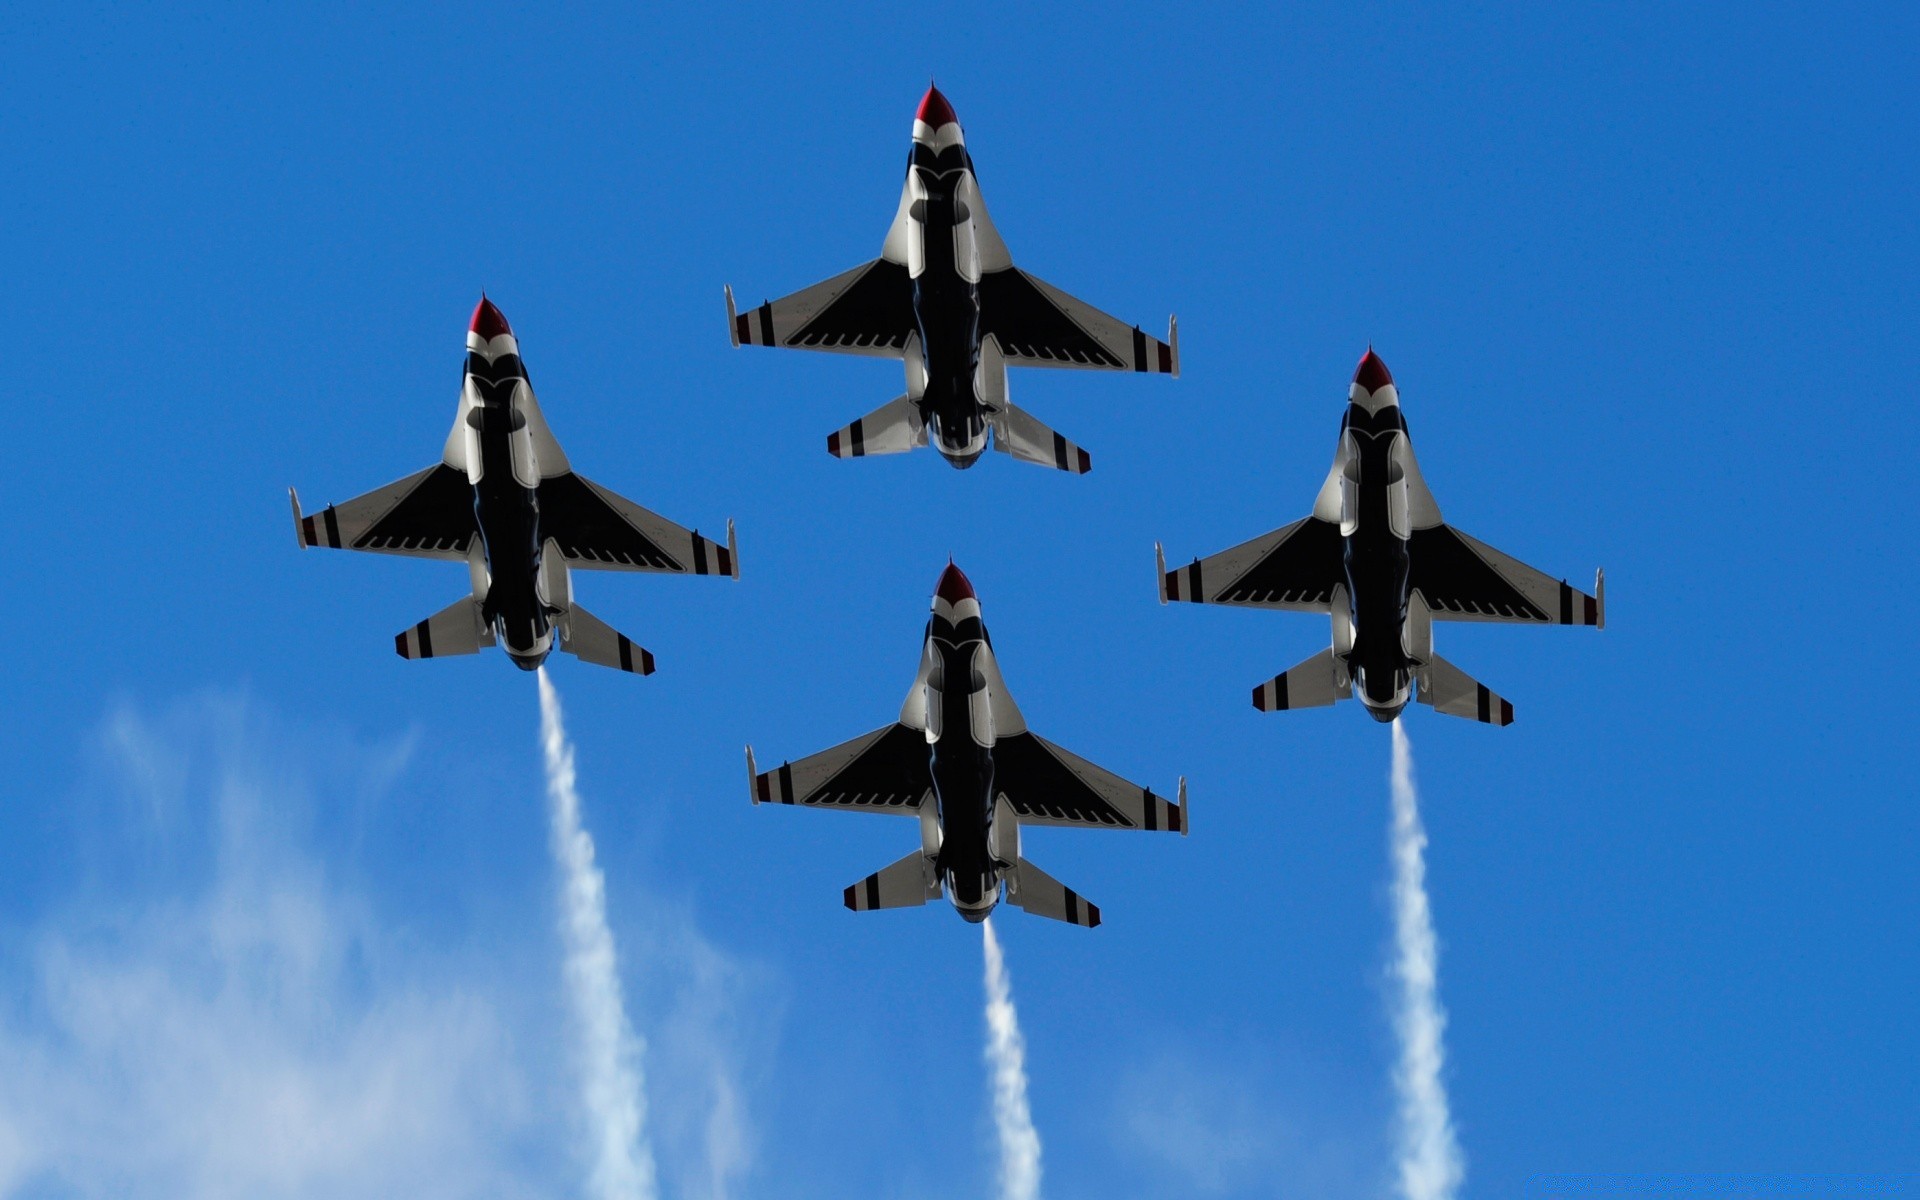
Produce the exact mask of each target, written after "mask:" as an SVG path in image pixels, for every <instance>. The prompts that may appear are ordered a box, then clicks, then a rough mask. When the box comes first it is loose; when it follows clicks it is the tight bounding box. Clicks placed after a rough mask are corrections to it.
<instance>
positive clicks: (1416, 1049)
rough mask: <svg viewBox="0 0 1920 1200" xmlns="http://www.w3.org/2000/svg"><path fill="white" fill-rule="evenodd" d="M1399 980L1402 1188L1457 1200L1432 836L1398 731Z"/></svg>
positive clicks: (1428, 1197) (1417, 1198)
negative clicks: (1430, 892) (1431, 883)
mask: <svg viewBox="0 0 1920 1200" xmlns="http://www.w3.org/2000/svg"><path fill="white" fill-rule="evenodd" d="M1392 785H1393V829H1392V850H1393V933H1394V964H1393V975H1394V978H1395V979H1396V980H1397V981H1398V982H1399V984H1400V995H1399V997H1398V1000H1397V1006H1396V1009H1395V1012H1394V1020H1393V1023H1394V1031H1395V1033H1397V1034H1398V1035H1399V1038H1400V1062H1399V1064H1398V1065H1397V1067H1396V1068H1395V1070H1394V1076H1393V1078H1394V1087H1395V1089H1396V1090H1397V1091H1398V1093H1399V1097H1400V1152H1399V1164H1398V1165H1399V1176H1400V1178H1399V1185H1400V1192H1401V1194H1402V1195H1404V1196H1405V1197H1407V1200H1452V1197H1453V1196H1454V1195H1455V1194H1457V1193H1458V1191H1459V1189H1460V1183H1461V1181H1462V1179H1463V1178H1464V1177H1465V1175H1466V1164H1465V1162H1464V1160H1463V1158H1462V1156H1461V1153H1460V1144H1459V1141H1458V1139H1457V1138H1456V1137H1455V1136H1454V1132H1453V1118H1452V1116H1451V1114H1450V1113H1449V1111H1448V1107H1447V1090H1446V1086H1445V1084H1444V1083H1442V1082H1441V1078H1440V1074H1441V1070H1442V1068H1443V1067H1444V1066H1445V1065H1446V1051H1445V1048H1444V1045H1443V1042H1442V1038H1443V1035H1444V1034H1445V1033H1446V1028H1447V1014H1446V1011H1445V1010H1444V1009H1443V1008H1441V1006H1440V979H1439V976H1440V949H1439V944H1438V941H1437V940H1436V939H1435V937H1434V933H1433V912H1432V909H1431V907H1430V905H1429V904H1428V902H1427V865H1426V851H1427V831H1426V828H1425V826H1423V825H1422V824H1421V823H1420V795H1419V793H1418V792H1417V791H1416V790H1415V788H1414V783H1413V745H1412V743H1410V742H1409V741H1408V740H1407V734H1406V731H1405V730H1404V729H1403V728H1401V725H1400V722H1399V721H1395V722H1394V723H1393V774H1392Z"/></svg>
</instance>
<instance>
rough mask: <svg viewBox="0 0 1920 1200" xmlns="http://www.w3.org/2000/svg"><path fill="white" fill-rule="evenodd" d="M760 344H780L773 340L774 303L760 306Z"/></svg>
mask: <svg viewBox="0 0 1920 1200" xmlns="http://www.w3.org/2000/svg"><path fill="white" fill-rule="evenodd" d="M760 344H761V345H763V346H773V345H777V344H778V343H776V342H775V341H774V340H773V305H772V304H770V303H769V304H762V305H761V306H760Z"/></svg>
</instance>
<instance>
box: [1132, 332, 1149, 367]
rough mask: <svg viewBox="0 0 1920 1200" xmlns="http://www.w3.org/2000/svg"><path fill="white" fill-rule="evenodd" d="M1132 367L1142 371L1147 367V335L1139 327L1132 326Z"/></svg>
mask: <svg viewBox="0 0 1920 1200" xmlns="http://www.w3.org/2000/svg"><path fill="white" fill-rule="evenodd" d="M1133 369H1134V370H1135V371H1139V372H1142V373H1144V372H1145V371H1146V369H1147V335H1146V334H1144V333H1142V332H1140V327H1139V326H1138V325H1135V326H1134V327H1133Z"/></svg>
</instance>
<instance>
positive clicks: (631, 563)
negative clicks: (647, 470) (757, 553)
mask: <svg viewBox="0 0 1920 1200" xmlns="http://www.w3.org/2000/svg"><path fill="white" fill-rule="evenodd" d="M540 527H541V529H542V531H543V532H545V533H546V535H547V536H548V537H551V538H553V539H554V540H555V541H557V542H559V543H560V552H561V553H562V554H564V555H566V559H567V565H568V566H570V567H579V568H581V569H583V570H597V571H665V572H670V573H673V574H683V575H684V574H692V575H731V576H733V577H734V578H735V579H738V578H739V577H740V564H739V561H738V559H737V558H736V557H735V555H734V552H733V533H732V527H731V526H729V527H728V533H727V545H724V546H723V545H721V544H720V543H718V542H716V541H713V540H712V539H710V538H704V537H701V536H700V535H699V534H698V533H695V532H693V531H692V530H690V529H684V528H682V527H680V526H678V525H675V524H674V523H673V522H672V521H669V520H667V519H666V518H665V517H663V516H660V515H659V514H657V513H652V512H649V511H647V510H646V509H644V508H641V507H640V506H639V505H638V504H635V503H634V502H633V501H631V500H628V499H627V498H626V497H624V496H621V495H619V494H617V493H615V492H611V491H608V490H607V489H606V488H603V487H601V486H600V485H599V484H597V483H595V482H593V481H592V480H591V479H588V478H586V477H585V476H584V475H579V474H576V473H574V472H572V471H569V472H567V473H566V474H564V475H555V476H553V477H552V478H550V479H543V480H541V481H540Z"/></svg>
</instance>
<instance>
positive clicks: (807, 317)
mask: <svg viewBox="0 0 1920 1200" xmlns="http://www.w3.org/2000/svg"><path fill="white" fill-rule="evenodd" d="M727 321H728V332H729V333H730V334H731V335H732V337H733V344H734V345H736V346H788V347H792V348H793V349H796V350H827V351H832V352H834V353H837V354H867V355H874V356H877V357H880V358H899V357H901V355H902V354H903V353H904V352H905V348H906V345H907V335H908V334H911V333H912V332H913V331H914V329H915V325H914V319H913V281H912V280H911V279H909V278H908V277H907V268H906V267H904V266H902V265H901V264H899V263H896V262H889V261H888V260H886V259H884V258H876V259H874V260H873V261H872V262H870V263H865V264H863V265H861V266H858V267H855V268H854V269H853V270H851V271H846V272H843V273H842V274H839V275H835V276H834V277H833V278H832V279H829V280H827V281H826V282H825V283H816V284H814V285H813V286H812V287H810V288H803V289H801V290H800V291H797V292H795V293H793V294H792V295H791V296H782V297H781V298H780V299H778V300H770V301H768V302H767V303H765V304H762V305H760V306H759V307H758V308H750V309H748V310H747V311H745V312H739V311H737V310H736V309H735V308H734V304H733V289H732V288H728V289H727Z"/></svg>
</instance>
